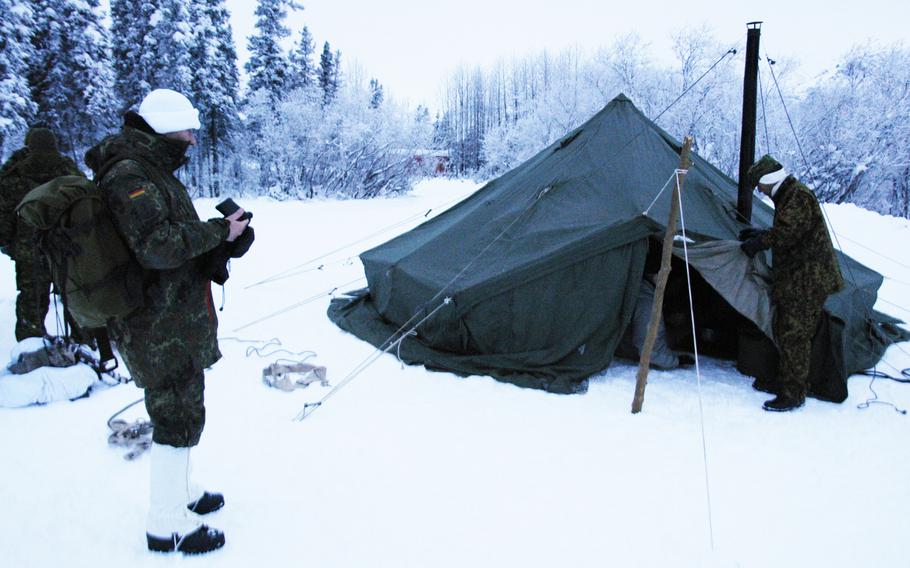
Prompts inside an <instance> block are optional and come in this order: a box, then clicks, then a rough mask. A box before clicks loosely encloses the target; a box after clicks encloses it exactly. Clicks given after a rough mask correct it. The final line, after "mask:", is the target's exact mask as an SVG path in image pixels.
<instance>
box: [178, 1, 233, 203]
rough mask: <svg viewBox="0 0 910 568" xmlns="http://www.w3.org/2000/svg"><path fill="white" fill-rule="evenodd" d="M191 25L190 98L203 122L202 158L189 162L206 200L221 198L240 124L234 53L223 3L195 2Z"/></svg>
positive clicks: (198, 151) (201, 134)
mask: <svg viewBox="0 0 910 568" xmlns="http://www.w3.org/2000/svg"><path fill="white" fill-rule="evenodd" d="M190 23H191V29H192V30H193V42H192V48H191V49H190V61H191V62H190V65H191V68H192V70H193V74H194V78H193V81H192V88H191V90H190V93H191V98H192V100H193V102H194V103H195V105H196V108H198V109H199V114H200V117H199V119H200V121H201V123H202V128H201V132H200V136H199V147H198V150H197V154H198V155H199V158H200V159H197V160H195V162H194V163H193V162H191V169H192V170H193V172H194V173H195V174H196V175H195V176H194V177H195V178H196V185H197V186H198V187H200V188H204V192H205V193H207V194H209V195H220V194H221V183H222V177H223V173H224V170H225V167H224V164H225V162H226V161H227V155H228V153H229V151H230V150H231V149H232V141H233V136H234V132H235V130H236V128H237V125H238V116H237V107H238V92H239V89H240V78H239V72H238V69H237V52H236V49H235V48H234V39H233V35H232V31H231V22H230V13H229V12H228V10H227V8H226V7H225V0H195V2H194V3H193V4H192V5H191V6H190Z"/></svg>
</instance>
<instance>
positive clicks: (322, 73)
mask: <svg viewBox="0 0 910 568" xmlns="http://www.w3.org/2000/svg"><path fill="white" fill-rule="evenodd" d="M337 67H338V66H337V61H336V60H335V57H334V56H333V55H332V48H331V47H330V46H329V42H325V44H323V46H322V55H320V56H319V70H318V71H317V73H316V80H317V81H318V83H319V89H320V90H321V91H322V103H323V104H326V105H328V104H331V102H332V100H333V99H334V98H335V93H336V92H337V91H338V69H337Z"/></svg>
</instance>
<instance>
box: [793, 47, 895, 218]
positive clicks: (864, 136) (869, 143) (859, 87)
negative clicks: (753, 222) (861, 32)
mask: <svg viewBox="0 0 910 568" xmlns="http://www.w3.org/2000/svg"><path fill="white" fill-rule="evenodd" d="M799 116H800V120H799V122H800V128H799V129H798V132H800V133H802V135H803V140H802V144H803V148H804V149H805V151H806V153H807V156H806V159H807V160H808V166H809V170H808V171H802V172H800V173H801V175H802V176H803V179H804V181H807V182H809V183H811V184H813V185H814V186H815V191H816V192H817V193H818V195H819V198H820V199H823V200H826V201H834V202H837V203H840V202H845V201H846V202H852V203H856V204H858V205H862V206H864V207H868V208H870V209H873V210H875V211H878V212H879V213H885V214H891V215H899V216H902V217H910V160H908V159H907V148H908V147H910V49H907V48H906V47H903V46H900V45H898V46H892V47H886V48H881V49H873V48H870V47H859V48H854V49H853V50H852V51H851V52H850V53H848V54H847V56H846V57H845V58H844V60H843V61H842V62H841V63H840V64H839V65H838V67H837V72H836V73H835V74H834V75H833V76H832V77H831V78H830V79H828V80H827V81H824V82H823V83H820V84H818V85H816V86H815V87H813V88H812V89H811V90H810V91H809V93H808V94H807V96H806V98H805V99H804V101H803V102H802V103H801V104H800V106H799ZM791 155H792V156H793V161H794V162H795V163H794V164H793V166H791V169H793V170H794V171H796V170H797V168H798V167H799V168H803V169H805V167H804V166H805V165H804V162H803V160H802V157H801V156H800V155H799V154H798V153H797V149H794V150H792V153H791Z"/></svg>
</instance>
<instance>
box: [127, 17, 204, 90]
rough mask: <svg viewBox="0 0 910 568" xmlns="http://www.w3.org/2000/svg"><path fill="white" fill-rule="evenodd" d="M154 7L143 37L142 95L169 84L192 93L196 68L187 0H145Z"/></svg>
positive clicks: (173, 87)
mask: <svg viewBox="0 0 910 568" xmlns="http://www.w3.org/2000/svg"><path fill="white" fill-rule="evenodd" d="M149 5H151V6H154V7H155V9H154V11H153V12H152V13H151V16H150V17H149V20H148V23H149V26H150V27H149V29H148V30H147V31H146V34H145V36H144V37H143V38H142V44H141V45H142V49H141V52H140V58H139V67H140V69H142V71H143V72H144V73H145V75H146V76H145V77H143V82H144V83H146V84H145V85H143V89H142V91H141V95H140V98H141V97H142V96H145V94H146V93H148V91H150V90H152V89H159V88H167V89H173V90H175V91H177V92H180V93H189V92H190V89H191V86H192V83H193V75H194V70H193V69H192V64H191V51H192V49H193V40H194V38H193V33H192V29H191V23H190V14H189V9H188V7H187V2H185V0H157V1H156V2H150V1H148V0H146V3H145V5H144V6H143V7H142V10H143V11H144V10H147V9H148V7H149Z"/></svg>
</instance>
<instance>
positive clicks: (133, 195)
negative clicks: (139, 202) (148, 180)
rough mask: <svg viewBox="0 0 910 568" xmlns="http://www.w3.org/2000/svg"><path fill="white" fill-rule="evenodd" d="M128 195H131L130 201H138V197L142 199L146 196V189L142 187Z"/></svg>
mask: <svg viewBox="0 0 910 568" xmlns="http://www.w3.org/2000/svg"><path fill="white" fill-rule="evenodd" d="M128 195H129V197H130V199H136V198H137V197H142V196H143V195H145V188H144V187H140V188H138V189H134V190H133V191H131V192H129V194H128Z"/></svg>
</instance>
